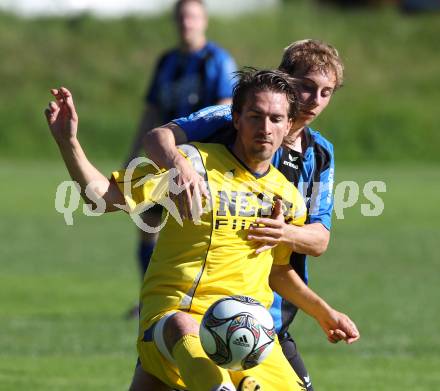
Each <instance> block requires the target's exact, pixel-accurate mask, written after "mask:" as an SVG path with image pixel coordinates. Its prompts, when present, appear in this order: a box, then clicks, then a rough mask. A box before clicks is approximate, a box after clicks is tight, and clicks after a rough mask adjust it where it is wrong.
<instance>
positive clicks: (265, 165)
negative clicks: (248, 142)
mask: <svg viewBox="0 0 440 391" xmlns="http://www.w3.org/2000/svg"><path fill="white" fill-rule="evenodd" d="M232 153H233V154H234V155H235V157H236V158H237V159H238V160H240V161H241V162H242V163H243V164H244V165H245V166H246V168H247V169H248V170H249V171H250V172H251V173H252V174H257V175H264V174H265V173H266V172H267V170H269V167H270V162H271V161H272V157H271V158H270V159H267V160H259V159H257V158H254V157H253V156H250V155H249V154H247V153H246V151H245V150H244V148H242V146H241V145H240V144H239V143H237V142H236V143H234V145H233V146H232Z"/></svg>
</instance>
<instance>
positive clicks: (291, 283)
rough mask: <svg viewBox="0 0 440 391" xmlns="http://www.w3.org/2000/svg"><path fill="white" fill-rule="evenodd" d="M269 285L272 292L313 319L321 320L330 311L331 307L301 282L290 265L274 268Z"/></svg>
mask: <svg viewBox="0 0 440 391" xmlns="http://www.w3.org/2000/svg"><path fill="white" fill-rule="evenodd" d="M269 283H270V286H271V288H272V290H274V291H275V292H277V293H278V294H279V295H280V296H281V297H283V298H284V299H285V300H287V301H289V302H291V303H293V304H295V305H296V306H297V307H298V308H300V309H301V310H303V311H304V312H306V313H307V314H309V315H310V316H312V317H313V318H315V319H320V318H322V317H323V316H325V314H328V313H329V312H330V310H331V307H330V306H329V305H328V304H327V303H326V302H325V301H324V300H323V299H322V298H321V297H319V296H318V295H317V294H316V293H315V292H313V291H312V290H311V289H310V288H309V287H308V286H307V285H306V284H305V283H304V282H303V281H302V280H301V278H300V277H299V276H298V274H297V273H296V272H295V271H294V270H293V269H292V268H291V267H290V265H286V266H274V267H273V268H272V271H271V274H270V276H269Z"/></svg>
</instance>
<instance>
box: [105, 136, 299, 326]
mask: <svg viewBox="0 0 440 391" xmlns="http://www.w3.org/2000/svg"><path fill="white" fill-rule="evenodd" d="M179 149H180V151H181V153H183V155H184V156H185V157H186V158H187V159H189V161H190V162H191V163H192V165H193V167H194V168H195V169H196V171H197V172H198V173H199V174H200V175H201V176H202V177H204V178H205V180H206V183H207V187H208V190H209V192H210V200H207V205H206V206H205V208H206V209H208V211H207V212H206V213H204V214H202V216H201V221H199V222H197V223H195V222H193V221H192V220H184V221H183V222H182V225H180V222H179V221H177V220H176V219H175V218H173V217H171V216H168V221H167V223H166V224H165V226H164V227H163V228H162V230H161V231H160V234H159V239H158V242H157V244H156V247H155V249H154V252H153V255H152V257H151V261H150V264H149V266H148V269H147V272H146V273H145V276H144V282H143V286H142V290H141V315H140V326H141V328H140V333H143V332H144V331H145V330H146V329H147V328H148V327H149V326H151V325H152V324H153V323H154V322H155V321H156V320H157V319H158V318H159V317H160V316H161V314H163V313H164V312H167V311H170V310H181V311H189V312H193V313H197V314H204V313H205V311H206V310H207V309H208V307H209V306H210V305H211V304H212V303H214V302H215V301H216V300H218V299H220V298H222V297H224V296H229V295H245V296H250V297H252V298H254V299H256V300H258V301H259V302H260V303H262V304H263V305H264V306H266V307H269V306H270V305H271V304H272V301H273V293H272V290H271V289H270V287H269V281H268V277H269V273H270V270H271V267H272V264H273V263H274V264H288V263H289V256H290V250H289V249H288V248H287V247H284V246H281V245H279V246H277V247H275V249H273V250H268V251H264V252H262V253H260V254H255V250H256V248H257V245H256V244H254V243H253V242H250V241H247V240H246V236H247V234H248V228H249V226H250V225H251V224H253V223H255V219H256V218H257V217H270V215H271V213H272V207H273V202H274V200H275V199H277V198H279V199H281V200H282V202H283V214H284V218H285V221H286V222H288V223H291V224H295V225H303V224H304V221H305V218H306V207H305V204H304V201H303V199H302V197H301V195H300V193H299V192H298V190H297V189H296V188H295V186H294V185H293V184H292V183H290V182H289V181H288V180H287V179H286V178H285V177H284V175H283V174H281V173H280V172H279V171H278V170H277V169H276V168H274V167H273V166H270V168H269V169H268V171H267V172H266V173H265V174H264V175H261V176H256V175H254V174H253V173H252V172H250V171H249V169H247V168H246V166H245V165H244V164H243V163H242V162H241V161H240V160H239V159H237V158H236V157H235V156H234V155H233V154H232V152H231V151H230V150H229V149H228V148H227V147H225V146H224V145H220V144H198V143H194V144H188V145H182V146H180V147H179ZM143 170H144V172H145V173H150V174H151V170H149V169H148V168H146V169H142V168H140V169H138V170H136V173H135V175H134V179H133V180H132V181H131V182H130V183H129V187H130V191H129V192H128V194H127V192H125V194H124V197H125V200H126V203H127V205H129V207H130V210H131V211H133V210H135V209H136V207H137V206H139V205H141V204H142V202H146V201H147V203H151V202H156V201H157V200H160V199H162V200H163V199H167V200H168V201H170V199H169V197H168V196H169V194H168V193H169V189H168V190H167V188H166V186H163V184H164V183H167V180H169V178H168V179H167V178H166V173H157V175H156V176H151V179H150V180H147V181H146V182H145V183H144V184H143V185H142V186H136V181H139V179H140V178H141V177H142V171H143ZM124 173H125V172H124V171H119V172H114V173H113V179H114V180H115V182H116V183H117V185H118V187H119V189H120V190H121V191H122V192H123V191H124V185H125V187H126V188H127V181H126V182H125V183H124V178H123V177H124ZM152 183H155V185H152ZM161 184H162V185H161ZM157 188H162V190H161V191H158V190H157ZM154 191H156V194H155V196H152V193H154ZM162 204H163V203H162ZM169 212H171V211H168V210H164V212H163V213H169Z"/></svg>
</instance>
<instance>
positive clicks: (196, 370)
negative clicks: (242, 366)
mask: <svg viewBox="0 0 440 391" xmlns="http://www.w3.org/2000/svg"><path fill="white" fill-rule="evenodd" d="M172 354H173V358H174V360H176V363H177V366H178V368H179V370H180V375H181V376H182V379H183V381H184V382H185V384H186V385H187V387H188V388H189V389H190V390H191V391H216V390H225V391H235V387H234V386H233V384H232V381H231V378H230V377H229V373H228V371H227V370H226V369H223V368H220V367H218V366H217V365H215V364H214V362H212V361H211V360H210V359H209V358H208V357H206V354H205V352H204V351H203V348H202V345H201V344H200V338H199V337H198V336H197V335H192V334H188V335H185V336H183V337H182V338H181V339H180V340H179V341H177V343H176V345H174V348H173V352H172ZM222 387H223V388H222Z"/></svg>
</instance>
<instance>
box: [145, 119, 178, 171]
mask: <svg viewBox="0 0 440 391" xmlns="http://www.w3.org/2000/svg"><path fill="white" fill-rule="evenodd" d="M182 133H183V132H182ZM184 142H186V138H185V137H184V136H183V135H181V136H179V138H178V139H176V136H175V133H174V132H173V130H172V129H170V126H169V125H166V126H163V127H158V128H155V129H153V130H152V131H151V132H148V133H147V135H146V136H145V139H144V147H145V152H146V153H147V156H148V157H149V158H150V159H151V160H153V161H154V162H155V163H156V164H157V165H159V166H160V167H161V168H165V169H167V170H168V169H170V168H178V167H179V166H180V165H181V164H185V163H186V160H185V158H184V157H183V156H182V155H181V154H180V153H179V151H178V149H177V146H176V145H177V144H183V143H184Z"/></svg>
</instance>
